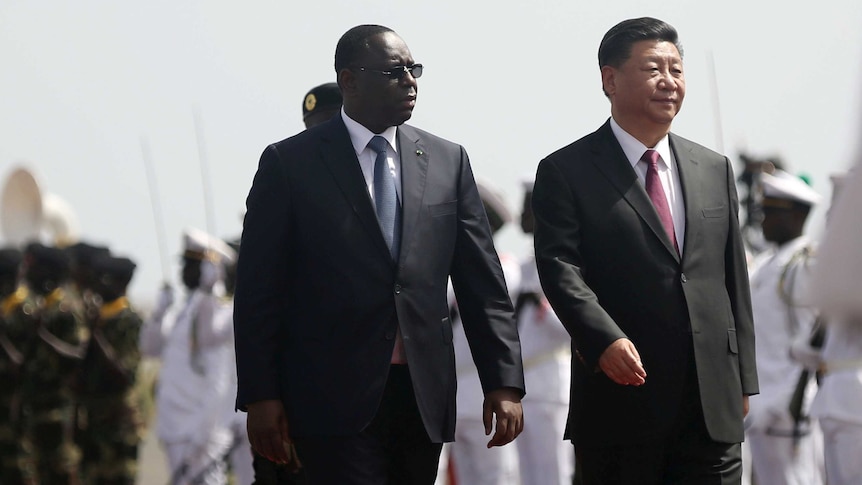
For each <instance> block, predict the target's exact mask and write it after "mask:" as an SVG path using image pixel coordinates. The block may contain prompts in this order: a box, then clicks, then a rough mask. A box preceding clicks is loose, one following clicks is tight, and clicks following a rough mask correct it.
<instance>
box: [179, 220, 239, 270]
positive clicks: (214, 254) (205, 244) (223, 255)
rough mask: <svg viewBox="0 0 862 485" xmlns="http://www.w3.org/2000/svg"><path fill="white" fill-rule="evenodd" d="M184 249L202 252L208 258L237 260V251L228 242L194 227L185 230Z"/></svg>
mask: <svg viewBox="0 0 862 485" xmlns="http://www.w3.org/2000/svg"><path fill="white" fill-rule="evenodd" d="M183 249H184V250H185V251H186V252H192V253H200V254H201V255H202V256H203V257H204V258H207V259H212V260H216V261H222V262H225V263H233V262H235V261H236V251H234V250H233V248H231V247H230V246H229V245H228V244H227V243H226V242H224V241H222V240H221V239H219V238H217V237H215V236H211V235H210V234H207V233H206V232H204V231H202V230H200V229H196V228H194V227H187V228H186V229H185V230H183Z"/></svg>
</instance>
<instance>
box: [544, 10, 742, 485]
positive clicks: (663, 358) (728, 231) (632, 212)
mask: <svg viewBox="0 0 862 485" xmlns="http://www.w3.org/2000/svg"><path fill="white" fill-rule="evenodd" d="M599 66H600V68H601V76H602V87H603V90H604V92H605V94H606V96H607V97H608V98H609V100H610V102H611V118H610V119H609V120H608V121H607V122H606V123H605V124H604V125H602V126H601V127H600V128H599V129H598V130H597V131H596V132H594V133H592V134H589V135H587V136H585V137H583V138H581V139H580V140H578V141H576V142H574V143H572V144H571V145H569V146H567V147H564V148H562V149H560V150H558V151H556V152H554V153H553V154H551V155H549V156H548V157H546V158H545V159H544V160H542V162H541V163H540V165H539V168H538V171H537V176H536V184H535V189H534V193H533V208H534V212H535V249H536V260H537V265H538V269H539V275H540V278H541V282H542V287H543V289H544V290H545V293H546V295H547V297H548V300H549V301H550V303H551V305H552V306H553V308H554V311H555V312H556V313H557V315H558V316H559V318H560V320H561V321H562V323H563V325H564V326H565V327H566V329H567V330H568V332H569V334H570V335H571V336H572V346H573V354H574V355H575V356H576V357H575V358H573V359H572V367H573V369H572V393H571V404H570V410H569V420H568V424H567V429H566V437H567V438H568V439H571V440H572V441H573V443H574V445H575V451H576V456H577V458H578V464H579V466H581V467H582V471H583V478H584V483H585V484H631V483H638V484H658V483H662V484H663V483H697V484H710V483H716V484H718V483H721V484H730V483H738V482H739V480H740V470H741V460H740V445H739V443H740V442H741V441H742V439H743V430H742V421H743V416H744V415H745V413H746V412H747V408H748V396H749V395H751V394H756V393H757V392H758V386H757V374H756V370H755V363H754V361H755V359H754V332H753V325H752V317H751V302H750V296H749V289H748V278H747V274H746V266H745V254H744V250H743V246H742V240H741V237H740V232H739V227H738V221H737V208H738V201H737V195H736V189H735V184H734V176H733V173H732V170H731V165H730V162H729V161H728V159H727V158H726V157H724V156H722V155H719V154H718V153H715V152H713V151H711V150H708V149H706V148H704V147H702V146H700V145H697V144H695V143H692V142H691V141H688V140H686V139H684V138H682V137H679V136H677V135H675V134H673V133H670V128H671V122H672V121H673V118H674V116H675V115H676V114H677V112H678V111H679V109H680V107H681V106H682V101H683V97H684V95H685V77H684V74H683V64H682V51H681V48H680V46H679V41H678V37H677V33H676V30H675V29H674V28H673V27H671V26H670V25H668V24H666V23H665V22H662V21H660V20H657V19H652V18H640V19H632V20H626V21H623V22H621V23H620V24H618V25H616V26H614V27H613V28H611V29H610V30H609V31H608V32H607V33H606V34H605V36H604V38H603V39H602V42H601V45H600V47H599Z"/></svg>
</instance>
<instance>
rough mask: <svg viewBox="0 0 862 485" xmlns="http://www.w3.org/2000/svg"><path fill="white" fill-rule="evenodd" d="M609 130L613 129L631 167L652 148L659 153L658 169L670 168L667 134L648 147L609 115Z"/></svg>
mask: <svg viewBox="0 0 862 485" xmlns="http://www.w3.org/2000/svg"><path fill="white" fill-rule="evenodd" d="M611 130H613V132H614V136H616V137H617V141H618V142H619V143H620V146H621V147H622V149H623V153H625V154H626V158H627V159H628V160H629V163H630V164H631V165H632V167H636V166H637V164H638V162H640V160H641V157H642V156H643V154H644V152H645V151H647V150H648V149H650V148H652V149H653V150H655V151H657V152H658V154H659V155H661V159H660V160H659V161H658V166H659V170H666V169H668V168H670V163H671V158H670V157H671V154H670V143H669V142H668V136H667V135H665V136H663V137H662V138H661V140H659V141H658V143H656V145H655V146H654V147H648V146H646V145H644V144H643V143H641V142H640V140H638V139H637V138H635V137H633V136H632V135H630V134H629V133H628V132H627V131H626V130H624V129H623V128H622V127H621V126H620V125H619V124H618V123H617V121H616V120H615V119H614V118H613V117H611Z"/></svg>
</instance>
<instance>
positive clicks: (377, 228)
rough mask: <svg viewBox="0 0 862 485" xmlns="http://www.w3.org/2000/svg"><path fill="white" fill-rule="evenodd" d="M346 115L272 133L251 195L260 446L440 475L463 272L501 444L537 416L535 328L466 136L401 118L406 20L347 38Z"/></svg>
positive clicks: (252, 380)
mask: <svg viewBox="0 0 862 485" xmlns="http://www.w3.org/2000/svg"><path fill="white" fill-rule="evenodd" d="M335 70H336V73H337V79H338V86H339V88H340V89H341V93H342V95H343V97H344V105H343V110H342V111H341V113H340V115H337V116H335V117H334V118H332V119H331V120H329V121H327V122H325V123H322V124H320V125H318V126H315V127H313V128H310V129H308V130H306V131H304V132H302V133H300V134H298V135H296V136H294V137H291V138H288V139H286V140H283V141H280V142H278V143H275V144H272V145H270V146H268V147H267V148H266V150H265V151H264V152H263V155H262V156H261V160H260V166H259V168H258V172H257V174H256V175H255V179H254V183H253V186H252V188H251V191H250V193H249V196H248V200H247V206H248V211H247V213H246V218H245V224H244V228H243V235H242V246H241V249H240V257H239V266H238V275H237V287H236V297H235V332H236V350H237V372H238V376H239V389H238V396H237V407H238V408H240V409H247V410H248V413H249V415H248V431H249V439H250V441H251V443H252V446H253V448H254V449H255V450H256V451H257V452H258V453H260V454H262V455H263V456H265V457H267V458H269V459H270V460H273V461H276V462H285V461H287V460H288V459H289V457H288V456H287V453H286V452H285V448H286V447H285V443H290V442H291V441H293V442H294V443H295V445H296V450H297V453H298V455H299V459H300V461H301V462H302V463H303V465H304V467H305V469H306V472H307V474H308V478H309V483H312V484H333V485H336V484H337V485H343V484H368V485H372V484H381V485H382V484H385V483H410V484H431V483H433V482H434V477H435V475H436V471H437V460H438V458H439V454H440V448H441V446H442V442H444V441H451V440H452V439H453V434H454V427H455V361H454V352H453V348H452V325H451V323H450V322H449V310H448V305H447V300H446V288H447V280H448V278H449V277H450V276H451V279H452V284H453V286H454V289H455V293H456V296H457V298H458V303H459V309H460V311H461V315H462V319H463V322H464V328H465V330H466V332H467V336H468V339H469V340H470V346H471V349H472V353H473V358H474V361H475V362H476V366H477V368H478V370H479V375H480V378H481V382H482V388H483V390H484V392H485V402H484V417H485V420H484V421H485V423H484V424H485V431H486V434H490V432H491V430H492V424H493V422H492V421H493V418H494V417H496V432H495V434H494V436H493V437H491V439H490V441H489V446H500V445H504V444H506V443H508V442H510V441H512V440H513V439H514V438H515V437H516V436H517V435H518V434H519V433H520V431H521V429H522V427H523V422H522V411H521V404H520V399H521V397H522V396H523V395H524V376H523V368H522V363H521V353H520V343H519V340H518V333H517V328H516V326H515V323H514V320H513V310H512V304H511V302H510V300H509V297H508V294H507V290H506V285H505V282H504V280H503V273H502V270H501V268H500V262H499V259H498V257H497V254H496V252H495V250H494V246H493V242H492V239H491V233H490V230H489V226H488V220H487V217H486V215H485V211H484V209H483V206H482V201H481V199H480V197H479V192H478V190H477V189H476V184H475V182H474V180H473V175H472V171H471V168H470V163H469V161H468V159H467V155H466V152H465V151H464V149H463V147H461V146H460V145H457V144H454V143H451V142H448V141H446V140H443V139H441V138H438V137H436V136H434V135H431V134H430V133H427V132H424V131H422V130H419V129H417V128H413V127H410V126H407V125H404V124H403V123H404V122H405V121H407V120H408V119H409V118H410V117H411V114H412V111H413V107H414V105H415V103H416V94H417V78H418V77H419V76H420V75H421V74H422V65H421V64H417V63H416V62H415V61H414V59H413V56H412V55H411V53H410V51H409V49H408V48H407V46H406V44H405V43H404V41H403V40H402V39H401V38H400V37H399V36H398V35H397V34H395V32H393V31H392V30H391V29H388V28H386V27H382V26H377V25H361V26H358V27H354V28H353V29H350V30H349V31H347V32H346V33H345V34H344V35H343V36H342V37H341V39H340V40H339V42H338V46H337V47H336V52H335Z"/></svg>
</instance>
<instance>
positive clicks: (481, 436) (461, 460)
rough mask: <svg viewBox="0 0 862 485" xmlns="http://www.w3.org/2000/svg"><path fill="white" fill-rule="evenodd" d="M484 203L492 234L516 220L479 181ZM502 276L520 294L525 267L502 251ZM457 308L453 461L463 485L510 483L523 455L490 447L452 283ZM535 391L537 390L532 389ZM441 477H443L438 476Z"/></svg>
mask: <svg viewBox="0 0 862 485" xmlns="http://www.w3.org/2000/svg"><path fill="white" fill-rule="evenodd" d="M476 186H477V188H478V189H479V196H480V197H481V198H482V205H484V206H485V213H486V214H487V216H488V224H490V226H491V234H492V235H496V234H497V232H498V231H499V230H500V229H501V228H502V227H503V226H504V225H506V224H507V223H508V222H510V221H511V220H512V213H511V211H510V210H509V208H508V207H506V202H505V200H504V199H503V196H502V194H500V193H499V192H498V191H497V189H496V188H495V187H493V186H491V185H490V184H489V183H488V182H487V181H483V180H481V179H477V180H476ZM499 257H500V264H501V265H502V267H503V276H504V277H505V279H506V285H507V286H508V288H509V294H510V297H511V296H512V295H513V294H514V293H515V291H516V289H517V288H518V284H519V282H520V279H521V274H520V273H521V268H520V264H519V263H518V260H517V258H515V257H513V256H511V255H508V254H506V253H504V252H500V253H499ZM449 289H450V305H452V308H453V310H452V312H451V313H452V334H453V336H452V345H453V346H454V348H455V366H456V369H457V378H458V392H457V394H456V395H455V403H456V405H455V409H456V412H457V418H456V419H457V421H456V424H455V441H454V442H453V443H451V444H449V446H448V448H449V459H451V460H453V461H454V463H455V465H454V466H455V476H456V482H457V483H458V484H459V485H468V484H469V485H508V484H511V483H514V482H516V481H517V476H518V453H517V450H516V449H515V447H514V446H502V447H495V448H490V449H489V448H488V446H487V444H486V443H487V442H488V437H487V436H486V435H485V428H484V426H483V424H482V414H481V410H482V402H483V401H484V400H485V395H484V394H483V392H482V385H481V383H480V382H479V372H478V370H477V369H476V365H475V364H474V362H473V356H472V355H471V351H472V349H470V346H469V345H468V341H467V335H466V334H465V333H464V326H463V325H462V324H461V318H460V314H459V312H458V304H457V302H455V301H454V296H453V292H452V291H451V290H452V288H451V285H450V288H449ZM530 392H532V391H530ZM438 478H439V474H438Z"/></svg>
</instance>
